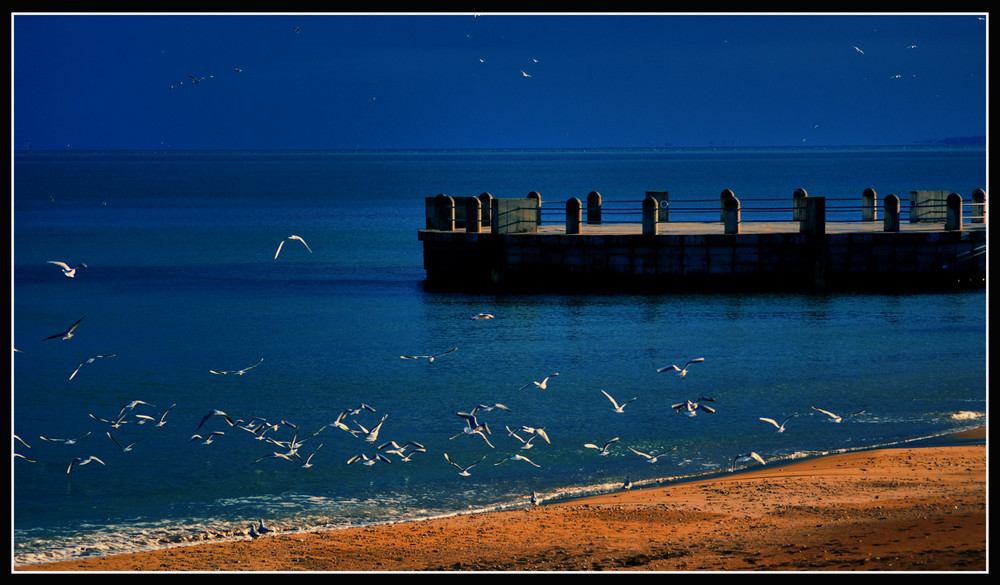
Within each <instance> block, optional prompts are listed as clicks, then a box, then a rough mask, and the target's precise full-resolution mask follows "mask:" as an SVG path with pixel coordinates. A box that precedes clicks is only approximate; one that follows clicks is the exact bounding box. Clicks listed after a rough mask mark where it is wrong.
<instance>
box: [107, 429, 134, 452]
mask: <svg viewBox="0 0 1000 585" xmlns="http://www.w3.org/2000/svg"><path fill="white" fill-rule="evenodd" d="M106 434H107V435H108V438H109V439H111V440H112V441H114V443H115V445H118V448H119V449H121V450H122V453H128V452H129V451H131V450H132V447H135V444H136V443H138V442H139V441H141V440H142V439H137V440H135V441H132V442H131V443H129V444H128V445H122V444H121V443H119V442H118V439H116V438H114V437H113V436H111V431H107V433H106Z"/></svg>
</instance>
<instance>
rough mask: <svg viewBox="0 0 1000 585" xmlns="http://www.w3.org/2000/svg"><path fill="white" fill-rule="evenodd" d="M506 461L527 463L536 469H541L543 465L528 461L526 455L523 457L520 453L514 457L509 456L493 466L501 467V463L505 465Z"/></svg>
mask: <svg viewBox="0 0 1000 585" xmlns="http://www.w3.org/2000/svg"><path fill="white" fill-rule="evenodd" d="M505 461H527V462H528V463H530V464H532V465H534V466H535V467H541V465H539V464H537V463H535V462H534V461H532V460H531V459H528V458H527V457H525V456H524V455H521V454H520V453H514V454H513V455H509V456H507V457H505V458H503V459H501V460H500V461H497V462H496V463H494V464H493V465H500V464H501V463H503V462H505Z"/></svg>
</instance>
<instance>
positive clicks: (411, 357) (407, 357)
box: [399, 347, 458, 364]
mask: <svg viewBox="0 0 1000 585" xmlns="http://www.w3.org/2000/svg"><path fill="white" fill-rule="evenodd" d="M456 350H458V348H457V347H453V348H451V349H449V350H448V351H446V352H444V353H439V354H437V355H401V356H399V359H403V360H420V359H424V360H427V363H431V364H433V363H434V360H436V359H437V358H439V357H441V356H443V355H448V354H449V353H451V352H453V351H456Z"/></svg>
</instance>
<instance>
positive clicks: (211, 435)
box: [188, 431, 225, 445]
mask: <svg viewBox="0 0 1000 585" xmlns="http://www.w3.org/2000/svg"><path fill="white" fill-rule="evenodd" d="M222 435H225V433H223V432H222V431H212V432H211V433H209V435H208V436H207V437H202V436H201V435H191V438H190V439H188V443H193V442H194V441H197V440H199V439H200V440H201V444H202V445H211V444H212V441H214V440H215V438H216V437H221V436H222Z"/></svg>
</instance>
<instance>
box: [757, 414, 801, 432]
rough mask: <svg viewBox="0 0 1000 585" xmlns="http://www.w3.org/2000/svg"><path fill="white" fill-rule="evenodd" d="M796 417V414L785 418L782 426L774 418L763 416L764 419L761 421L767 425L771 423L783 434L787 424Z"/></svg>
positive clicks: (761, 418)
mask: <svg viewBox="0 0 1000 585" xmlns="http://www.w3.org/2000/svg"><path fill="white" fill-rule="evenodd" d="M794 417H795V415H794V414H792V415H789V416H787V417H785V420H783V421H781V423H780V424H779V423H778V421H776V420H774V419H773V418H766V417H763V416H762V417H760V420H762V421H764V422H766V423H771V424H772V425H774V426H775V427H776V428H777V429H778V432H779V433H783V432H785V423H787V422H788V421H790V420H792V418H794Z"/></svg>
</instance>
